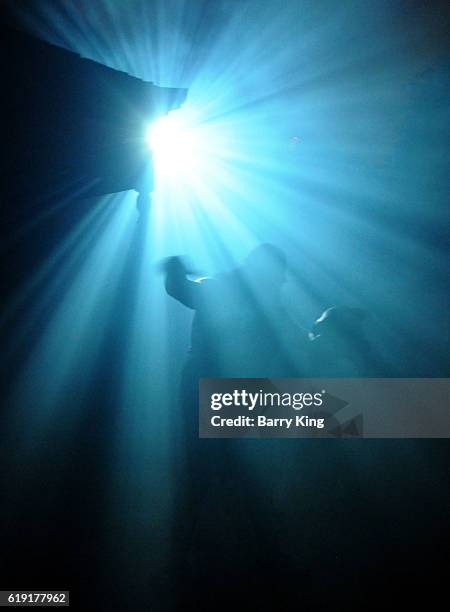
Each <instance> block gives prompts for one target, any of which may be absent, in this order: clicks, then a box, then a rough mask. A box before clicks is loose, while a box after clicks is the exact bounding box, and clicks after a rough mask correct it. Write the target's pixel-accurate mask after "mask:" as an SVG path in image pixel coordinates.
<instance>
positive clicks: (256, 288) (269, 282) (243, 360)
mask: <svg viewBox="0 0 450 612" xmlns="http://www.w3.org/2000/svg"><path fill="white" fill-rule="evenodd" d="M165 269H166V290H167V292H168V293H169V295H171V296H172V297H174V298H175V299H177V300H178V301H179V302H181V303H182V304H184V305H185V306H187V307H188V308H191V309H193V310H195V314H194V320H193V324H192V335H191V348H190V352H189V360H188V364H187V368H188V369H189V370H190V376H194V373H197V377H198V376H202V377H207V376H209V377H213V376H216V377H255V378H260V377H265V376H272V377H275V376H288V375H290V374H292V375H294V372H295V373H296V374H297V375H300V372H299V371H298V363H296V359H295V357H294V356H295V353H297V354H298V350H299V348H298V347H299V343H303V345H304V344H305V338H304V336H303V334H302V332H301V331H300V330H299V329H298V328H297V326H296V325H295V324H294V322H293V321H292V320H291V318H290V317H289V315H288V313H287V312H286V310H285V309H284V307H283V305H282V300H281V289H282V286H283V283H284V282H285V280H286V258H285V255H284V253H283V251H281V249H279V248H277V247H275V246H273V245H270V244H263V245H260V246H259V247H257V248H256V249H254V250H253V251H252V252H251V253H250V254H249V256H248V257H247V259H246V260H245V261H244V263H243V264H242V266H240V267H239V268H236V269H234V270H232V271H231V272H228V273H225V274H221V275H218V276H216V277H214V278H204V279H200V280H199V281H196V282H194V281H191V280H189V279H188V278H187V274H188V270H187V269H186V267H185V265H184V263H183V261H182V260H181V259H180V258H178V257H173V258H170V259H169V260H168V261H167V262H166V264H165ZM194 378H195V376H194Z"/></svg>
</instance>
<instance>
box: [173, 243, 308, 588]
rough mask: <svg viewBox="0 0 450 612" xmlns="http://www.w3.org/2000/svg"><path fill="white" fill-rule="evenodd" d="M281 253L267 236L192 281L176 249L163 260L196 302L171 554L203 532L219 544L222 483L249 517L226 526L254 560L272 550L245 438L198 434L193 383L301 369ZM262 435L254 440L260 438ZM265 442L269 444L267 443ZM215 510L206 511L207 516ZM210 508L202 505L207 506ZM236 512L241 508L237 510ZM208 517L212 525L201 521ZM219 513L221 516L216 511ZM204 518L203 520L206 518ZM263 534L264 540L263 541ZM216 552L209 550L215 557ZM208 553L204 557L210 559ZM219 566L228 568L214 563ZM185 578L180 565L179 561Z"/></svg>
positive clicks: (187, 300) (182, 297)
mask: <svg viewBox="0 0 450 612" xmlns="http://www.w3.org/2000/svg"><path fill="white" fill-rule="evenodd" d="M286 267H287V266H286V258H285V255H284V253H283V252H282V251H281V250H280V249H278V248H277V247H275V246H273V245H270V244H263V245H261V246H259V247H258V248H256V249H254V250H253V251H252V252H251V253H250V254H249V256H248V257H247V258H246V260H245V261H244V262H243V264H242V265H241V266H240V267H238V268H235V269H234V270H232V271H230V272H228V273H224V274H220V275H217V276H215V277H214V278H203V279H199V280H198V281H192V280H189V278H188V276H189V272H190V270H189V269H188V268H187V266H186V264H185V263H184V262H183V261H182V259H181V258H179V257H172V258H170V259H168V260H166V261H165V263H164V270H165V274H166V281H165V286H166V290H167V292H168V294H169V295H171V296H172V297H174V298H175V299H176V300H178V301H179V302H181V303H182V304H183V305H185V306H186V307H188V308H190V309H192V310H194V318H193V323H192V333H191V347H190V350H189V353H188V357H187V360H186V364H185V366H184V368H183V372H182V380H181V387H180V402H179V404H180V409H181V412H182V414H181V415H180V416H181V419H182V420H183V428H182V429H183V431H182V432H181V438H182V440H181V445H180V449H182V450H183V451H184V459H183V462H182V463H183V464H182V467H181V470H180V472H179V473H180V474H181V478H182V480H183V481H184V486H182V487H181V488H180V491H179V497H180V500H179V501H178V503H177V504H176V505H177V513H178V519H176V521H175V530H174V542H176V546H177V551H176V554H175V555H174V557H175V558H177V559H178V560H179V562H180V563H182V562H181V559H182V557H183V556H184V558H190V556H192V555H194V556H195V555H198V554H199V549H201V547H202V545H201V541H202V538H203V541H204V538H205V536H204V532H205V526H206V532H207V533H208V534H209V536H208V537H207V538H206V543H205V544H204V546H205V547H206V550H207V551H209V553H210V551H211V549H212V548H217V545H218V542H217V541H216V542H215V544H214V546H213V544H212V542H211V541H209V539H210V538H211V537H213V538H219V537H220V534H216V536H211V533H214V529H219V527H220V523H218V522H217V521H216V520H214V519H212V518H211V519H205V518H199V516H200V517H202V516H203V517H204V516H205V510H204V509H205V506H206V507H208V506H211V507H215V505H217V506H218V507H219V508H220V507H221V506H223V504H224V501H223V496H224V490H226V491H228V493H227V494H226V497H227V500H228V503H229V504H230V505H231V507H232V508H233V509H237V508H239V509H240V510H243V508H245V511H243V515H244V516H245V517H247V520H248V521H249V527H250V528H249V529H247V528H246V529H242V525H241V528H239V521H240V519H239V518H237V517H236V516H234V517H233V518H230V516H229V514H230V513H229V512H228V513H227V517H228V520H229V521H231V525H232V527H230V526H229V528H230V529H233V531H236V530H237V532H238V533H239V534H240V535H239V537H240V538H247V541H246V543H245V544H244V542H243V543H242V547H243V549H244V550H245V547H246V546H248V550H249V551H250V550H251V551H252V552H248V553H247V554H249V555H250V556H251V557H253V556H254V557H255V559H256V558H258V559H259V560H260V561H261V559H262V558H263V557H264V551H265V552H266V557H267V559H269V558H271V557H272V556H273V554H274V553H273V548H272V543H271V535H270V533H269V531H268V527H267V526H268V524H269V520H268V517H267V516H266V517H264V510H263V507H264V502H263V500H262V499H261V493H260V492H259V490H258V487H257V484H256V483H254V478H253V475H252V474H247V473H246V465H245V462H243V461H242V457H241V454H240V450H241V446H240V443H245V444H246V445H247V446H248V444H249V441H248V440H232V439H227V440H226V439H221V440H219V439H217V440H216V439H199V438H198V384H199V379H200V378H202V377H205V378H207V377H229V378H230V377H256V378H260V377H277V376H278V377H281V376H290V375H291V376H295V375H297V376H300V375H302V372H301V371H300V370H301V365H299V363H298V362H299V360H298V359H296V355H297V356H298V354H300V355H301V354H302V350H301V347H302V346H303V347H304V352H305V353H306V350H307V338H306V336H305V335H304V334H303V333H302V332H301V331H300V330H299V329H298V328H297V326H296V325H295V324H294V322H293V321H292V320H291V319H290V317H289V316H288V314H287V312H286V310H285V308H284V307H283V304H282V299H281V289H282V287H283V283H284V282H285V279H286ZM259 442H260V441H259ZM270 442H273V441H266V445H265V449H266V452H268V448H269V446H268V445H269V443H270ZM215 513H216V512H215V511H212V512H211V513H210V515H211V517H213V516H214V515H215ZM206 514H208V513H206ZM238 514H239V515H241V514H242V512H238ZM208 520H211V521H212V522H213V524H212V525H208V524H207V521H208ZM222 520H224V519H222ZM205 521H206V523H205ZM262 542H263V543H262ZM221 558H222V556H221V555H216V556H215V557H214V563H215V564H217V565H220V563H221V561H220V559H221ZM212 562H213V561H212V559H211V561H210V563H212ZM216 569H217V573H218V574H220V575H221V574H222V573H223V571H225V570H226V568H223V567H221V568H220V570H219V567H217V568H216ZM178 575H179V576H180V577H181V578H180V579H181V580H186V578H185V575H186V569H185V568H184V569H180V570H179V574H178Z"/></svg>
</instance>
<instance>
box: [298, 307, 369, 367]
mask: <svg viewBox="0 0 450 612" xmlns="http://www.w3.org/2000/svg"><path fill="white" fill-rule="evenodd" d="M367 316H368V313H367V312H366V311H365V310H362V309H361V308H350V307H348V306H332V307H331V308H328V309H327V310H325V311H324V312H323V313H322V315H321V316H320V317H319V318H318V319H317V321H315V323H314V325H313V327H312V331H311V332H310V340H311V343H310V350H309V355H310V375H311V376H313V377H318V378H320V377H323V378H370V377H377V376H381V371H380V365H379V363H378V360H377V359H376V357H375V355H374V352H373V350H372V347H371V346H370V344H369V342H368V341H367V339H366V336H365V333H364V321H365V320H366V319H367Z"/></svg>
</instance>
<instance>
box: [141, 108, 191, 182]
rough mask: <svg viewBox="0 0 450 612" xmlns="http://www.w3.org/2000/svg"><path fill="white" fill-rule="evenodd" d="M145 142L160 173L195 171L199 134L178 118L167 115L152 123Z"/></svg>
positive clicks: (148, 128)
mask: <svg viewBox="0 0 450 612" xmlns="http://www.w3.org/2000/svg"><path fill="white" fill-rule="evenodd" d="M145 140H146V142H147V144H148V146H149V148H150V150H151V151H152V153H153V157H154V162H155V168H156V171H157V172H158V173H162V174H174V173H175V174H179V173H180V172H183V173H184V172H185V171H186V170H188V171H191V170H193V169H194V167H195V165H196V163H197V160H198V155H199V149H200V141H199V137H198V134H196V130H195V128H192V127H189V126H187V125H186V124H185V123H184V122H183V121H181V120H180V119H179V118H177V117H176V116H173V115H167V116H165V117H161V119H158V120H157V121H155V122H154V123H151V124H150V125H149V126H148V127H147V130H146V134H145Z"/></svg>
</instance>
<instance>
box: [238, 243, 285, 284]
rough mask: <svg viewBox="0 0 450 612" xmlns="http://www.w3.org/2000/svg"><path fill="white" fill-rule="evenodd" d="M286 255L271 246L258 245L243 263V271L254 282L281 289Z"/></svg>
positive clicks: (266, 244) (267, 244)
mask: <svg viewBox="0 0 450 612" xmlns="http://www.w3.org/2000/svg"><path fill="white" fill-rule="evenodd" d="M286 268H287V262H286V255H285V254H284V252H283V251H282V250H281V249H280V248H278V247H276V246H275V245H273V244H269V243H265V244H260V245H259V246H258V247H256V249H253V251H251V252H250V253H249V255H248V256H247V259H246V260H245V261H244V264H243V269H244V271H245V273H246V274H248V275H249V276H250V278H251V279H253V280H254V281H259V282H261V283H263V284H270V285H271V286H272V287H274V288H276V287H281V285H282V284H283V283H284V282H285V280H286Z"/></svg>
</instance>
